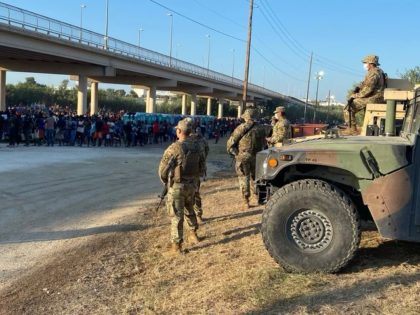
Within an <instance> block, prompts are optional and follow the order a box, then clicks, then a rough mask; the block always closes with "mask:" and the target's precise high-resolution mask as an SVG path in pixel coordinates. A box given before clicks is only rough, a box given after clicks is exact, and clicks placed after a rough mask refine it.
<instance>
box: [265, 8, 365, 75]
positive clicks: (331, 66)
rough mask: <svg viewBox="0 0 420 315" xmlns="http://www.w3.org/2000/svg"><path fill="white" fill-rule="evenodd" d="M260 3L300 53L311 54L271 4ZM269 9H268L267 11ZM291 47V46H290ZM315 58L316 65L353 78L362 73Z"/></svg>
mask: <svg viewBox="0 0 420 315" xmlns="http://www.w3.org/2000/svg"><path fill="white" fill-rule="evenodd" d="M260 3H261V4H262V7H263V8H264V9H265V10H270V11H271V17H272V18H273V19H274V20H275V22H276V24H277V26H278V27H279V29H280V30H281V31H282V33H283V34H284V35H285V37H286V38H287V39H288V41H290V43H291V44H292V45H293V46H294V47H295V48H296V49H297V50H299V51H300V52H302V53H303V54H305V55H307V54H308V53H309V50H308V49H306V48H305V47H304V46H303V45H301V44H300V43H299V42H298V41H297V40H296V39H295V38H294V37H293V36H292V35H291V33H290V32H289V31H288V30H287V28H286V27H285V26H284V24H283V23H282V22H281V20H280V18H279V17H278V16H277V14H276V13H275V11H274V10H273V8H272V7H271V6H270V4H269V3H268V1H264V0H260ZM267 8H268V9H267ZM289 47H290V46H289ZM315 56H316V57H317V58H316V59H315V63H316V64H320V65H322V66H325V67H326V68H328V69H329V70H332V71H337V72H345V73H347V74H350V75H353V76H360V73H358V72H356V71H354V70H353V69H351V68H349V67H347V66H344V65H342V64H340V63H338V62H335V61H332V60H331V59H328V58H325V57H323V56H321V55H318V54H315Z"/></svg>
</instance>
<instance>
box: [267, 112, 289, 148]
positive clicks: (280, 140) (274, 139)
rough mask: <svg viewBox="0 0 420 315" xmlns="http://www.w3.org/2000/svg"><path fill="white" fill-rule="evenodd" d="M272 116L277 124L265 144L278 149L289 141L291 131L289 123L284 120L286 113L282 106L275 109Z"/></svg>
mask: <svg viewBox="0 0 420 315" xmlns="http://www.w3.org/2000/svg"><path fill="white" fill-rule="evenodd" d="M274 116H275V118H276V119H277V122H276V123H275V125H274V127H273V133H272V135H271V137H269V138H267V143H268V144H269V145H270V146H276V147H280V146H282V145H283V144H284V143H286V142H287V141H288V140H289V139H290V137H291V134H292V130H291V126H290V123H289V121H288V120H287V118H286V111H285V109H284V107H283V106H278V107H276V110H275V111H274Z"/></svg>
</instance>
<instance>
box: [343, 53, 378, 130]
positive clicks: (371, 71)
mask: <svg viewBox="0 0 420 315" xmlns="http://www.w3.org/2000/svg"><path fill="white" fill-rule="evenodd" d="M362 62H363V66H364V68H365V70H367V74H366V76H365V79H364V80H363V82H361V83H360V84H359V85H358V86H357V87H356V89H355V90H354V92H353V93H352V94H351V95H350V99H349V101H348V107H347V108H346V109H345V110H344V120H345V122H346V123H347V126H348V130H347V132H348V133H350V134H357V133H358V132H357V126H356V113H358V112H359V111H362V110H363V111H364V110H365V109H366V105H367V104H369V103H383V102H384V89H385V84H386V75H385V74H384V72H383V71H382V69H380V68H379V67H378V66H379V57H378V56H374V55H368V56H366V57H365V58H364V59H363V60H362ZM349 112H350V114H349ZM350 115H351V117H350ZM350 120H351V126H350Z"/></svg>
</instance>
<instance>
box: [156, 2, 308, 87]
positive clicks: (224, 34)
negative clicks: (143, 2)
mask: <svg viewBox="0 0 420 315" xmlns="http://www.w3.org/2000/svg"><path fill="white" fill-rule="evenodd" d="M149 1H150V2H152V3H154V4H156V5H158V6H160V7H162V8H164V9H166V10H168V11H170V12H172V13H174V14H176V15H179V16H181V17H183V18H185V19H186V20H188V21H190V22H193V23H195V24H198V25H200V26H202V27H204V28H207V29H209V30H212V31H214V32H215V33H218V34H221V35H223V36H226V37H229V38H232V39H235V40H237V41H240V42H242V43H246V41H245V40H244V39H241V38H238V37H236V36H233V35H230V34H228V33H225V32H223V31H219V30H217V29H215V28H213V27H211V26H208V25H206V24H204V23H201V22H199V21H196V20H194V19H192V18H190V17H188V16H186V15H185V14H182V13H180V12H178V11H175V10H173V9H171V8H169V7H167V6H165V5H163V4H161V3H159V2H157V1H155V0H149ZM247 2H248V1H247ZM252 49H253V50H254V51H255V52H256V53H257V54H258V55H260V56H261V58H263V59H264V60H265V61H266V62H267V63H269V64H270V65H271V66H272V67H273V68H275V69H276V70H277V71H279V72H280V73H283V74H284V75H286V76H288V77H290V78H292V79H294V80H297V81H303V80H300V79H298V78H296V77H294V76H292V75H290V74H288V73H286V72H285V71H283V70H281V69H280V68H279V67H277V66H276V65H275V64H274V63H273V62H272V61H270V60H269V59H268V58H267V57H266V56H264V55H263V54H262V53H261V52H260V51H259V50H258V49H257V48H256V47H255V46H254V45H252Z"/></svg>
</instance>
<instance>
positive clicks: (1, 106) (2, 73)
mask: <svg viewBox="0 0 420 315" xmlns="http://www.w3.org/2000/svg"><path fill="white" fill-rule="evenodd" d="M5 110H6V70H0V111H3V112H4V111H5Z"/></svg>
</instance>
